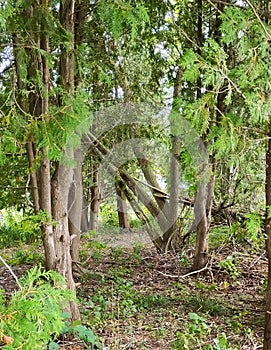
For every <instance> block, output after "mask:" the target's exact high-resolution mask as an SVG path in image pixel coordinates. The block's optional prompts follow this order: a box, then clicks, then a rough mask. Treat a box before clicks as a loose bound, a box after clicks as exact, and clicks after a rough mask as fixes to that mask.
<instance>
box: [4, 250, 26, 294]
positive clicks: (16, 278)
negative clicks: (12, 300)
mask: <svg viewBox="0 0 271 350" xmlns="http://www.w3.org/2000/svg"><path fill="white" fill-rule="evenodd" d="M0 260H1V261H2V263H3V264H4V265H5V267H6V268H7V269H8V270H9V272H10V273H11V275H12V276H13V278H14V279H15V281H16V283H17V284H18V286H19V288H20V290H23V288H22V286H21V285H20V282H19V280H18V277H17V276H16V275H15V273H14V272H13V271H12V269H11V267H10V266H9V265H8V264H7V263H6V261H5V260H4V259H3V258H2V256H1V255H0Z"/></svg>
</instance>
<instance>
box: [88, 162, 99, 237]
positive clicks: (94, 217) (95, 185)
mask: <svg viewBox="0 0 271 350" xmlns="http://www.w3.org/2000/svg"><path fill="white" fill-rule="evenodd" d="M91 177H92V179H91V180H92V184H91V186H90V195H91V202H90V226H89V229H90V230H94V231H98V225H99V221H98V219H99V207H100V197H101V195H100V187H99V171H98V163H95V162H94V163H93V165H92V173H91Z"/></svg>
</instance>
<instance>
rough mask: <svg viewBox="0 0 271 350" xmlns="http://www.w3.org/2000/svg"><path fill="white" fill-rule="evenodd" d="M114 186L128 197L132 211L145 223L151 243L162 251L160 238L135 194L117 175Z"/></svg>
mask: <svg viewBox="0 0 271 350" xmlns="http://www.w3.org/2000/svg"><path fill="white" fill-rule="evenodd" d="M116 187H118V188H119V189H120V190H121V191H123V192H124V193H125V196H126V198H127V199H128V201H129V203H130V205H131V207H132V209H133V211H134V213H135V214H136V216H137V217H138V219H139V220H140V221H141V222H142V224H144V225H145V227H146V231H147V232H148V235H149V237H150V239H151V240H152V243H153V245H154V246H155V248H156V249H157V251H158V252H162V247H163V241H162V238H161V237H160V235H159V234H158V233H157V232H156V231H155V229H154V227H153V225H152V224H151V223H150V221H149V219H148V217H147V215H146V214H145V213H144V211H143V210H142V209H141V207H140V205H139V203H138V200H137V198H136V196H135V194H134V193H133V192H132V191H131V190H130V189H129V188H128V186H127V184H126V183H125V182H124V181H123V180H122V179H121V177H120V176H118V178H117V179H116Z"/></svg>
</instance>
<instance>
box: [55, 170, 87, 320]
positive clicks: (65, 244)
mask: <svg viewBox="0 0 271 350" xmlns="http://www.w3.org/2000/svg"><path fill="white" fill-rule="evenodd" d="M72 179H73V169H72V168H68V167H66V166H65V165H64V166H62V165H58V166H57V169H56V171H55V174H54V177H53V180H52V215H53V218H54V221H55V222H56V223H57V224H56V225H55V226H54V239H55V270H56V271H58V272H59V273H60V274H61V275H62V276H63V277H64V278H65V281H66V283H67V287H68V288H69V289H70V290H72V291H73V292H74V293H75V292H76V288H75V283H74V280H73V274H72V258H71V252H70V248H71V236H70V233H69V222H68V197H69V190H70V186H71V183H72ZM66 311H67V312H68V313H69V314H70V317H71V320H78V319H80V313H79V309H78V305H77V304H76V303H74V302H70V303H69V305H68V306H67V308H66Z"/></svg>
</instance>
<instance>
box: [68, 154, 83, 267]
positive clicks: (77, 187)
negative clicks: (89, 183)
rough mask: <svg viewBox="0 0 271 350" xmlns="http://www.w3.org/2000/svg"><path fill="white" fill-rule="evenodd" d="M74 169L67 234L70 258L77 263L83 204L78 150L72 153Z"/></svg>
mask: <svg viewBox="0 0 271 350" xmlns="http://www.w3.org/2000/svg"><path fill="white" fill-rule="evenodd" d="M74 159H75V161H76V167H75V169H74V171H73V179H72V184H71V187H70V191H69V201H68V202H69V203H68V214H69V232H70V236H71V238H72V242H71V257H72V260H73V261H79V250H80V240H81V216H82V209H83V208H82V204H83V184H82V155H81V151H80V149H77V150H75V151H74Z"/></svg>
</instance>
